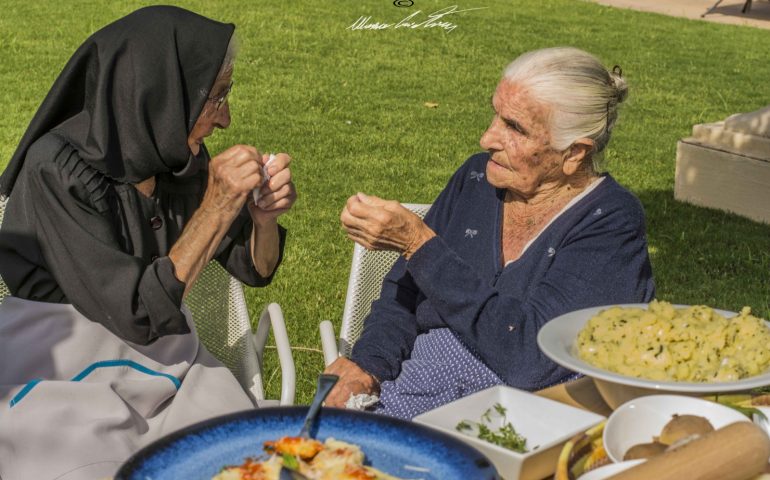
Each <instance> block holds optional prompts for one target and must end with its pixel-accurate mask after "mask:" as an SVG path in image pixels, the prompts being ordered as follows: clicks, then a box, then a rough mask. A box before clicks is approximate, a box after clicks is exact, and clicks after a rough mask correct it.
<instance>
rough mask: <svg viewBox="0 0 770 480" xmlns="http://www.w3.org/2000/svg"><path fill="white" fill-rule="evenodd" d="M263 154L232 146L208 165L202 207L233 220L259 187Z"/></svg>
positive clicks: (251, 148)
mask: <svg viewBox="0 0 770 480" xmlns="http://www.w3.org/2000/svg"><path fill="white" fill-rule="evenodd" d="M261 158H262V154H261V153H260V152H259V151H258V150H257V149H256V148H254V147H252V146H250V145H235V146H232V147H230V148H228V149H227V150H225V151H224V152H222V153H220V154H219V155H217V156H216V157H214V158H212V159H211V161H210V162H209V180H208V185H207V187H206V193H205V194H204V195H203V201H202V202H201V208H204V209H207V210H208V209H212V210H216V211H217V212H219V213H221V214H225V215H229V216H230V217H231V218H234V217H235V216H236V215H238V212H240V211H241V208H243V205H244V203H246V199H247V197H248V195H250V194H251V192H252V191H253V190H254V189H255V188H258V187H260V186H261V185H262V163H261V162H260V160H261Z"/></svg>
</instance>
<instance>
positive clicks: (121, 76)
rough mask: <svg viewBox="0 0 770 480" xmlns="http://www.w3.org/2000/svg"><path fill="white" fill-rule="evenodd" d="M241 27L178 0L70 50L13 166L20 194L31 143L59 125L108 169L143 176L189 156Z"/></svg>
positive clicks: (11, 178)
mask: <svg viewBox="0 0 770 480" xmlns="http://www.w3.org/2000/svg"><path fill="white" fill-rule="evenodd" d="M234 29H235V27H234V26H233V25H232V24H225V23H220V22H216V21H213V20H210V19H208V18H205V17H202V16H200V15H198V14H195V13H192V12H189V11H187V10H183V9H181V8H177V7H169V6H156V7H147V8H142V9H140V10H137V11H135V12H134V13H131V14H130V15H128V16H126V17H123V18H121V19H120V20H118V21H116V22H114V23H112V24H110V25H107V26H106V27H104V28H102V29H101V30H99V31H98V32H96V33H94V34H93V35H91V37H90V38H88V40H86V41H85V42H84V43H83V45H81V46H80V48H78V50H77V51H76V52H75V54H74V55H73V56H72V58H70V60H69V62H67V65H66V66H65V67H64V70H63V71H62V72H61V74H60V75H59V78H57V79H56V81H55V82H54V84H53V86H52V87H51V90H50V91H49V92H48V95H47V96H46V98H45V100H43V103H42V105H40V108H39V109H38V111H37V113H36V114H35V116H34V118H33V119H32V122H30V124H29V127H28V128H27V131H26V132H25V133H24V136H23V137H22V139H21V142H20V143H19V147H18V148H17V149H16V152H15V153H14V154H13V157H12V158H11V161H10V162H9V164H8V166H7V168H6V170H5V172H3V174H2V176H0V197H2V196H8V195H10V193H11V190H12V188H13V184H14V183H15V181H16V177H17V176H18V175H19V172H20V171H21V167H22V165H23V163H24V158H25V156H26V154H27V150H28V149H29V147H30V145H32V144H33V143H34V142H35V141H36V140H37V139H38V138H40V137H41V136H43V135H44V134H46V133H47V132H49V131H52V130H53V131H55V132H56V133H58V134H59V135H61V136H63V137H65V138H66V139H67V140H68V141H69V143H70V144H72V146H73V147H75V149H76V150H77V151H78V153H79V154H80V157H81V158H82V159H83V160H85V161H86V162H87V163H88V164H90V165H91V166H93V167H94V168H96V169H97V170H99V171H100V172H102V173H104V174H105V175H107V176H109V177H111V178H113V179H115V180H118V181H121V182H125V183H137V182H140V181H142V180H145V179H147V178H149V177H152V176H154V175H157V174H159V173H163V172H172V171H178V170H180V169H182V168H184V166H185V165H186V164H187V162H188V159H189V157H190V149H189V146H188V144H187V137H188V135H189V133H190V131H191V130H192V127H193V125H195V122H196V120H197V119H198V116H199V115H200V113H201V111H202V110H203V107H204V105H205V103H206V99H207V97H208V95H209V91H210V89H211V88H212V86H213V84H214V81H215V80H216V77H217V74H218V73H219V70H220V67H221V66H222V62H223V60H224V57H225V54H226V51H227V46H228V43H229V42H230V37H231V36H232V34H233V31H234Z"/></svg>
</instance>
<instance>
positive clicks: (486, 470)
mask: <svg viewBox="0 0 770 480" xmlns="http://www.w3.org/2000/svg"><path fill="white" fill-rule="evenodd" d="M306 412H307V407H274V408H262V409H256V410H247V411H244V412H238V413H233V414H230V415H225V416H222V417H217V418H213V419H211V420H207V421H204V422H201V423H198V424H195V425H191V426H189V427H187V428H184V429H182V430H179V431H177V432H174V433H172V434H170V435H167V436H165V437H163V438H161V439H159V440H157V441H156V442H154V443H152V444H150V445H148V446H147V447H145V448H143V449H142V450H140V451H139V452H137V453H136V454H135V455H133V456H132V457H131V458H129V459H128V461H126V463H125V464H123V466H122V467H121V468H120V470H119V471H118V473H117V474H116V476H115V480H177V479H181V478H184V479H185V480H210V479H211V477H213V476H214V475H216V474H217V473H218V472H219V471H220V470H221V469H222V467H223V466H227V465H240V464H241V463H243V461H244V459H245V458H246V457H258V456H260V455H261V454H262V453H263V450H262V444H263V442H265V441H267V440H276V439H278V438H280V437H284V436H295V435H297V433H298V432H299V430H300V428H301V427H302V423H303V421H304V418H305V413H306ZM315 430H316V431H315V432H312V433H313V434H314V436H315V437H316V438H317V439H319V440H321V441H323V440H325V439H326V438H328V437H334V438H336V439H338V440H342V441H345V442H349V443H354V444H357V445H359V446H360V447H361V448H362V450H363V452H364V454H365V455H366V459H367V462H366V463H367V464H368V465H371V466H373V467H375V468H378V469H380V470H382V471H383V472H385V473H388V474H390V475H394V476H396V477H400V478H405V479H418V478H419V479H424V480H450V479H474V480H487V479H489V480H492V479H495V480H499V479H500V477H499V476H498V474H497V472H496V471H495V468H494V467H493V466H492V464H491V463H490V462H489V460H488V459H487V458H486V457H485V456H484V455H483V454H482V453H481V452H479V451H478V450H476V449H474V448H473V447H471V446H469V445H467V444H465V443H462V442H461V441H459V440H457V439H455V438H453V437H451V436H449V435H446V434H444V433H441V432H439V431H437V430H434V429H432V428H429V427H425V426H423V425H419V424H417V423H412V422H407V421H404V420H399V419H394V418H390V417H385V416H381V415H374V414H371V413H365V412H357V411H351V410H340V409H334V408H324V409H322V410H321V413H320V414H319V416H318V420H317V423H316V429H315ZM410 467H416V468H410Z"/></svg>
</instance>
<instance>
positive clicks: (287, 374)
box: [252, 303, 296, 405]
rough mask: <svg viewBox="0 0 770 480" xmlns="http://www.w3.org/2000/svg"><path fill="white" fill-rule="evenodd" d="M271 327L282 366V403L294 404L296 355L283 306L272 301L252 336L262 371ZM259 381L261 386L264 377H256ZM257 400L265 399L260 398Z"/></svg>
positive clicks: (256, 380)
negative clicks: (292, 347)
mask: <svg viewBox="0 0 770 480" xmlns="http://www.w3.org/2000/svg"><path fill="white" fill-rule="evenodd" d="M268 320H269V323H268ZM270 327H272V328H273V337H274V338H275V346H276V349H277V350H278V363H279V364H280V367H281V405H294V398H295V387H296V371H295V369H294V357H293V356H292V354H291V344H290V343H289V335H288V334H287V332H286V322H285V321H284V319H283V311H282V310H281V306H280V305H278V304H277V303H271V304H269V305H268V306H267V307H265V309H264V310H262V314H261V315H260V316H259V322H258V323H257V331H256V332H254V335H253V337H252V340H253V341H254V348H256V350H257V357H258V358H259V370H260V372H261V371H262V358H263V357H262V356H263V353H264V351H265V344H266V343H267V335H268V333H269V332H270ZM257 382H259V384H260V387H261V386H262V385H261V383H262V379H261V378H257V379H255V383H257ZM263 391H264V390H263ZM257 400H264V399H259V398H258V399H257Z"/></svg>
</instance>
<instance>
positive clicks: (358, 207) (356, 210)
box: [340, 193, 436, 260]
mask: <svg viewBox="0 0 770 480" xmlns="http://www.w3.org/2000/svg"><path fill="white" fill-rule="evenodd" d="M340 220H341V221H342V227H343V228H344V229H345V231H346V232H347V235H348V238H350V239H351V240H353V241H354V242H356V243H358V244H360V245H361V246H362V247H364V248H366V249H368V250H391V251H396V252H399V253H402V254H403V255H404V256H405V257H406V258H407V260H408V259H409V258H410V257H411V256H412V254H413V253H414V252H416V251H417V249H419V248H420V247H421V246H422V245H423V244H424V243H425V242H427V241H428V240H430V239H431V238H433V237H434V236H435V235H436V234H435V233H434V232H433V230H431V229H430V227H428V226H427V225H426V224H425V222H423V221H422V219H421V218H420V217H418V216H417V215H416V214H414V213H413V212H411V211H409V210H408V209H407V208H404V206H402V205H401V204H400V203H398V202H397V201H395V200H383V199H381V198H378V197H375V196H370V195H364V194H363V193H358V194H356V195H353V196H352V197H350V198H349V199H348V201H347V203H346V204H345V208H344V209H343V210H342V214H341V215H340Z"/></svg>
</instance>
